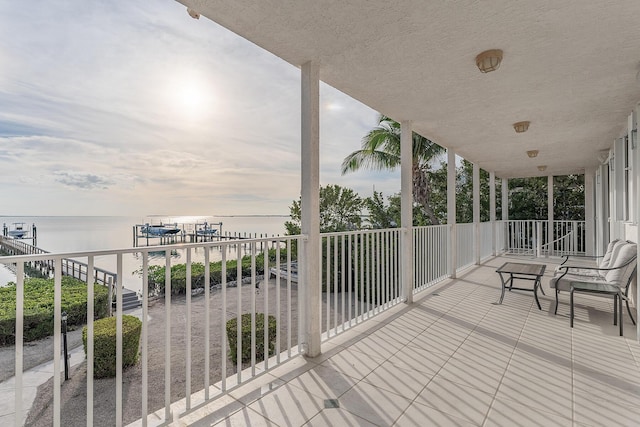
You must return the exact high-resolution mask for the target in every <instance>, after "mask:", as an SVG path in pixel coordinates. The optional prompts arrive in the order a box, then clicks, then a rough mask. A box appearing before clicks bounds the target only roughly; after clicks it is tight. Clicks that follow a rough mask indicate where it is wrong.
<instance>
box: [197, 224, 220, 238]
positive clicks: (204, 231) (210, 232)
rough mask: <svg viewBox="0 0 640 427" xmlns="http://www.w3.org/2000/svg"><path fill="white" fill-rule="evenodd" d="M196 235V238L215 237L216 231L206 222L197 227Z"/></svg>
mask: <svg viewBox="0 0 640 427" xmlns="http://www.w3.org/2000/svg"><path fill="white" fill-rule="evenodd" d="M196 234H197V235H198V236H209V237H211V236H215V235H217V234H218V229H217V228H214V227H213V226H211V225H209V224H207V223H206V222H205V223H204V224H201V225H199V226H198V229H197V230H196Z"/></svg>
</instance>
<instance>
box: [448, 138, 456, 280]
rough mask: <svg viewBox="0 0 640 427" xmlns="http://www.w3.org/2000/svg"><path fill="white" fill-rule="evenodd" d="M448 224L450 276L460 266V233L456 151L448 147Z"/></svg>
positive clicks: (452, 275)
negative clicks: (457, 225) (457, 216)
mask: <svg viewBox="0 0 640 427" xmlns="http://www.w3.org/2000/svg"><path fill="white" fill-rule="evenodd" d="M447 224H448V225H449V237H450V239H451V240H450V242H449V276H450V277H451V278H452V279H455V277H456V269H457V268H458V233H457V230H456V152H455V151H453V150H452V149H451V148H447Z"/></svg>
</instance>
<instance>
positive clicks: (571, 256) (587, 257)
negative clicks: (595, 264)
mask: <svg viewBox="0 0 640 427" xmlns="http://www.w3.org/2000/svg"><path fill="white" fill-rule="evenodd" d="M562 258H564V261H562V262H561V263H560V265H564V263H566V262H567V261H569V258H579V259H598V258H604V255H562Z"/></svg>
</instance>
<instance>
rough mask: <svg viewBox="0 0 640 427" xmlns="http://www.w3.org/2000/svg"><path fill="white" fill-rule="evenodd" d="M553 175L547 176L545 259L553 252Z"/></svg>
mask: <svg viewBox="0 0 640 427" xmlns="http://www.w3.org/2000/svg"><path fill="white" fill-rule="evenodd" d="M551 242H553V175H549V176H547V244H548V247H547V257H549V254H550V253H551V251H552V250H553V244H552V243H551Z"/></svg>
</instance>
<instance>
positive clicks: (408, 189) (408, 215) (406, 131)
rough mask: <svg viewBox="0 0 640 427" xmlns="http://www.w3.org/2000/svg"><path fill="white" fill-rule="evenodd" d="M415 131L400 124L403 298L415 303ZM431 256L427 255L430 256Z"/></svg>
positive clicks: (404, 123) (407, 125) (409, 124)
mask: <svg viewBox="0 0 640 427" xmlns="http://www.w3.org/2000/svg"><path fill="white" fill-rule="evenodd" d="M412 136H413V131H412V129H411V122H410V121H403V122H401V123H400V166H401V172H400V195H401V196H400V197H401V199H400V218H401V223H402V224H401V226H402V230H403V231H402V240H401V245H402V293H403V295H402V297H403V299H404V300H405V302H406V303H407V304H411V303H412V302H413V245H412V241H413V137H412ZM428 255H429V254H427V256H428Z"/></svg>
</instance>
